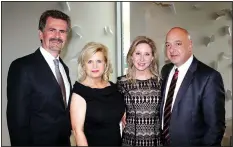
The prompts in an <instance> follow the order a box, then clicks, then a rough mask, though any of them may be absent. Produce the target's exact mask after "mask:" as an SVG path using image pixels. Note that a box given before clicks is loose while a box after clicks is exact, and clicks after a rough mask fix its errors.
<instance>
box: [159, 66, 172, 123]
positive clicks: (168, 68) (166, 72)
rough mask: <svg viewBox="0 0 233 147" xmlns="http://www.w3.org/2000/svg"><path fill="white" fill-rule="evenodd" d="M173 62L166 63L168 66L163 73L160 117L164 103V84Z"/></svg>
mask: <svg viewBox="0 0 233 147" xmlns="http://www.w3.org/2000/svg"><path fill="white" fill-rule="evenodd" d="M173 66H174V65H173V64H172V65H168V67H166V69H165V72H164V75H162V76H163V84H162V89H163V92H162V102H161V107H160V118H161V119H162V115H163V105H164V100H165V93H166V85H167V80H168V77H169V74H170V72H171V70H172V68H173Z"/></svg>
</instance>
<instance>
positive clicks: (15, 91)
mask: <svg viewBox="0 0 233 147" xmlns="http://www.w3.org/2000/svg"><path fill="white" fill-rule="evenodd" d="M21 65H23V64H22V62H20V60H16V61H14V62H12V64H11V66H10V68H9V72H8V77H7V100H8V101H7V112H6V113H7V123H8V129H9V134H10V140H11V145H12V146H15V145H30V141H29V137H30V134H29V123H30V114H29V113H30V110H29V102H30V100H29V99H30V92H31V85H30V81H29V76H28V73H27V71H26V70H25V69H26V68H24V67H22V66H21Z"/></svg>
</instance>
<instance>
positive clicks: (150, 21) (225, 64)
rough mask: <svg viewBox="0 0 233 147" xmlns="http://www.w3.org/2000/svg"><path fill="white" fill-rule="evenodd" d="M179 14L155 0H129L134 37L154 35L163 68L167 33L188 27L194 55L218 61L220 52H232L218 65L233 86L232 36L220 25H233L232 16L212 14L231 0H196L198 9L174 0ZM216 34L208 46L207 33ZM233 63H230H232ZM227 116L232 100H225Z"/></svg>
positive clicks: (227, 82) (230, 109)
mask: <svg viewBox="0 0 233 147" xmlns="http://www.w3.org/2000/svg"><path fill="white" fill-rule="evenodd" d="M174 4H175V8H176V14H175V13H172V11H171V10H170V9H169V8H165V7H161V6H158V5H156V4H154V3H152V2H131V3H130V15H131V18H130V27H131V30H130V34H131V37H130V39H131V41H132V40H133V39H134V38H135V37H136V36H138V35H146V36H149V37H151V38H152V39H153V40H154V41H155V43H156V46H157V48H158V52H159V61H160V69H161V68H162V66H163V65H164V60H165V57H164V41H165V36H166V33H167V32H168V31H169V29H171V28H172V27H175V26H179V27H183V28H186V29H187V30H188V31H189V33H190V35H191V38H192V40H193V44H194V48H193V51H194V55H195V56H196V57H197V58H198V59H199V60H201V61H202V62H204V63H206V64H208V65H209V64H210V63H211V62H212V61H217V60H218V56H219V54H220V53H221V52H225V53H226V54H231V60H226V59H223V60H221V61H220V62H219V69H218V71H220V73H221V75H222V77H223V80H224V85H225V88H226V89H229V90H232V64H231V63H232V50H231V48H232V44H231V43H229V40H231V39H232V37H230V36H223V35H222V33H221V28H222V27H223V26H225V25H229V26H231V29H232V19H229V18H227V17H222V18H220V19H219V20H213V19H212V14H213V13H214V12H218V11H219V10H222V9H232V3H231V2H196V4H197V5H198V6H199V8H200V9H199V10H195V9H192V4H194V2H175V3H174ZM211 35H215V42H214V43H212V44H210V46H209V47H206V46H205V45H204V44H203V38H204V37H205V36H211ZM230 64H231V66H230ZM225 106H226V118H227V119H228V118H231V117H232V100H230V101H226V103H225Z"/></svg>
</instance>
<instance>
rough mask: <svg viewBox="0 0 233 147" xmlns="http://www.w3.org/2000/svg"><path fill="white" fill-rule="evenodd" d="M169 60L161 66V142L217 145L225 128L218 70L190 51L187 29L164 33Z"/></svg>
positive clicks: (223, 97)
mask: <svg viewBox="0 0 233 147" xmlns="http://www.w3.org/2000/svg"><path fill="white" fill-rule="evenodd" d="M165 46H166V53H167V57H168V59H169V60H170V61H171V62H172V63H170V64H166V65H165V66H164V67H163V68H162V77H163V83H162V91H161V93H162V104H161V109H160V112H161V113H160V118H161V120H162V136H163V144H164V145H165V146H169V145H171V146H210V145H213V146H221V140H222V138H223V134H224V131H225V93H224V85H223V80H222V76H221V74H220V73H219V72H218V71H216V70H214V69H212V68H210V67H209V66H207V65H205V64H204V63H202V62H201V61H199V60H198V59H197V58H196V57H195V56H194V55H193V53H192V49H193V45H192V40H191V38H190V35H189V33H188V31H187V30H185V29H183V28H180V27H174V28H172V29H171V30H170V31H169V32H168V33H167V36H166V43H165Z"/></svg>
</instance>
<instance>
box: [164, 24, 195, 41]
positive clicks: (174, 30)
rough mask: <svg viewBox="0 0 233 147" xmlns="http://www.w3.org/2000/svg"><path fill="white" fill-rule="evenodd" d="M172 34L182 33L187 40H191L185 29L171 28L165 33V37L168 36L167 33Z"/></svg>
mask: <svg viewBox="0 0 233 147" xmlns="http://www.w3.org/2000/svg"><path fill="white" fill-rule="evenodd" d="M173 32H180V33H183V35H185V36H187V38H188V39H189V40H191V36H190V34H189V32H188V31H187V30H186V29H184V28H181V27H174V28H171V29H170V31H169V32H168V33H167V35H169V33H173Z"/></svg>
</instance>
